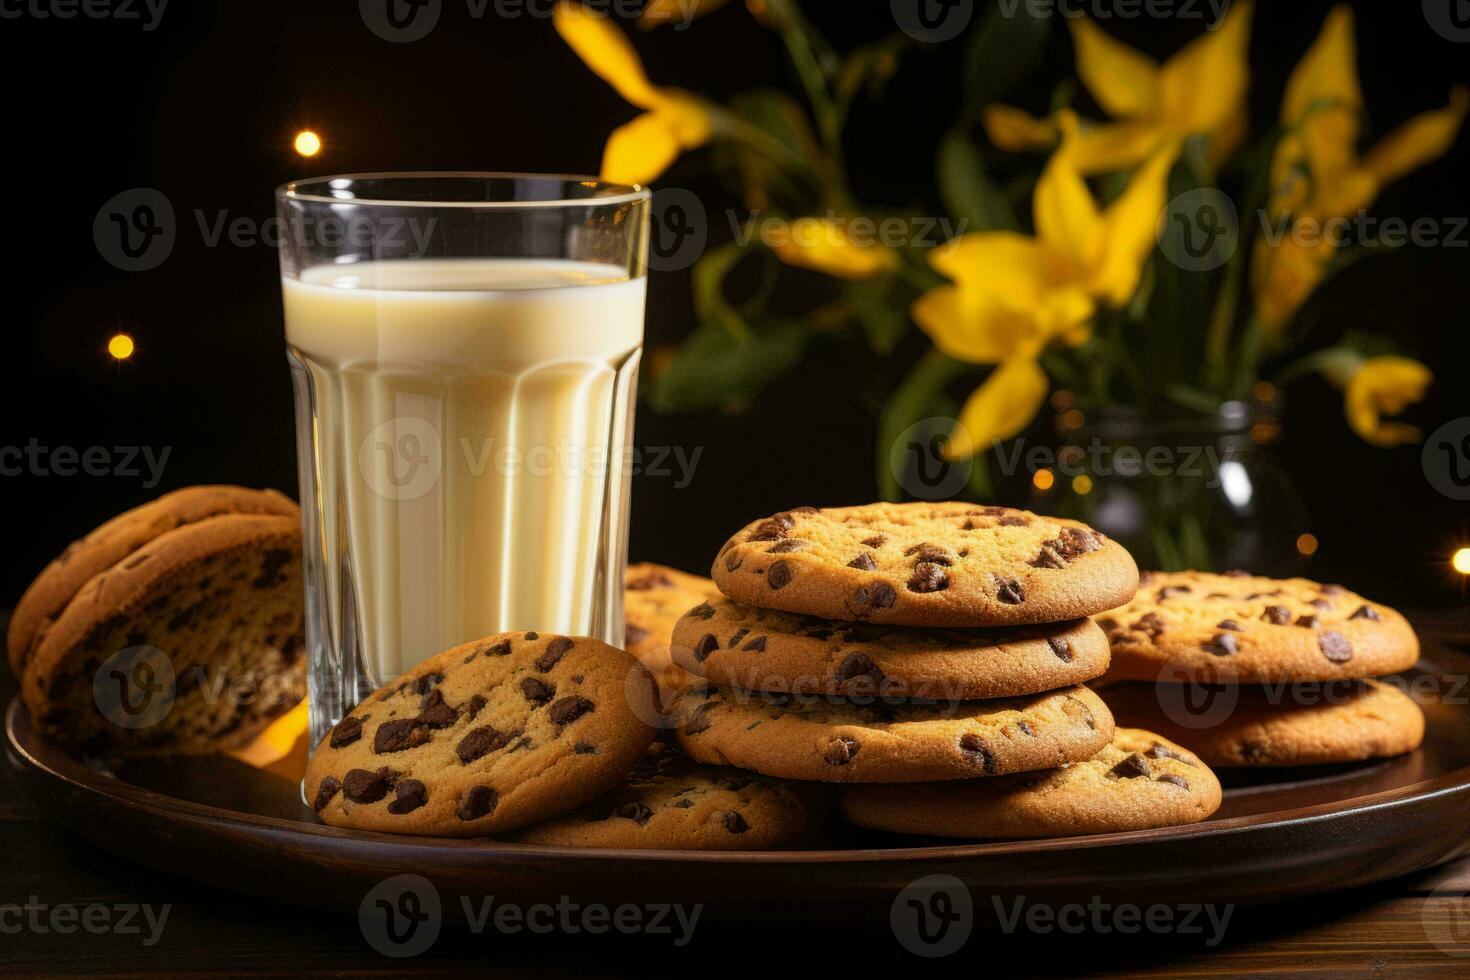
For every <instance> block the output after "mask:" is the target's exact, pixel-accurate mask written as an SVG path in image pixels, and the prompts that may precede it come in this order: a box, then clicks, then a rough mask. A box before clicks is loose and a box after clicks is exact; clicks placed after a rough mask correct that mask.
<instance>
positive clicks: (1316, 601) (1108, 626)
mask: <svg viewBox="0 0 1470 980" xmlns="http://www.w3.org/2000/svg"><path fill="white" fill-rule="evenodd" d="M1097 619H1098V623H1099V624H1100V625H1101V626H1102V627H1103V629H1104V630H1106V631H1107V633H1108V638H1109V640H1110V641H1111V642H1112V646H1113V664H1112V667H1111V669H1110V670H1109V671H1108V675H1107V676H1108V679H1109V680H1136V681H1163V682H1183V681H1199V682H1204V683H1209V682H1220V683H1240V684H1262V683H1276V682H1281V681H1288V682H1289V681H1323V680H1334V679H1338V678H1349V677H1374V676H1379V675H1382V674H1392V673H1395V672H1396V671H1400V670H1406V669H1407V668H1409V667H1412V666H1413V665H1414V663H1415V662H1416V661H1417V660H1418V659H1419V640H1418V638H1417V637H1416V636H1415V635H1414V630H1413V629H1412V628H1411V627H1410V626H1409V623H1408V621H1407V620H1405V619H1404V617H1403V616H1401V615H1399V614H1398V613H1397V612H1395V611H1394V610H1392V609H1390V608H1389V607H1387V606H1384V605H1380V604H1379V603H1376V602H1370V601H1368V600H1367V599H1364V598H1363V597H1362V596H1360V595H1356V594H1354V593H1352V592H1349V591H1348V590H1347V589H1344V588H1343V587H1342V586H1340V585H1319V584H1318V583H1316V582H1310V581H1308V580H1307V579H1303V578H1293V579H1271V578H1262V577H1259V576H1253V575H1247V574H1246V573H1244V572H1232V573H1227V574H1224V575H1216V574H1211V573H1208V572H1151V573H1149V574H1148V575H1146V576H1144V581H1143V584H1142V586H1141V588H1140V589H1139V592H1138V596H1137V598H1135V599H1134V600H1133V601H1132V602H1130V603H1128V605H1126V606H1124V607H1122V608H1121V609H1115V610H1113V611H1111V612H1109V613H1107V614H1106V615H1103V616H1099V617H1098V618H1097Z"/></svg>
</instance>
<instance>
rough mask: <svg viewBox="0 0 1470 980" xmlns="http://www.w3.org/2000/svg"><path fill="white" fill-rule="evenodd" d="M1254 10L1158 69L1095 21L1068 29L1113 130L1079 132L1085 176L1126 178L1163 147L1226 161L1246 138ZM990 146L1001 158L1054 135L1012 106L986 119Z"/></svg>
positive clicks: (1243, 8) (1095, 126)
mask: <svg viewBox="0 0 1470 980" xmlns="http://www.w3.org/2000/svg"><path fill="white" fill-rule="evenodd" d="M1251 12H1252V4H1251V2H1250V0H1236V2H1235V3H1233V4H1231V5H1230V10H1229V12H1228V13H1226V15H1225V18H1224V19H1223V20H1222V21H1221V22H1220V24H1219V25H1218V26H1217V27H1215V28H1214V29H1213V30H1210V31H1208V32H1206V33H1205V34H1204V35H1203V36H1201V37H1199V38H1196V39H1195V40H1193V41H1191V42H1190V43H1189V44H1187V45H1185V46H1184V48H1183V49H1181V50H1180V51H1179V53H1178V54H1176V55H1174V57H1172V58H1170V59H1169V60H1168V61H1166V62H1164V64H1163V65H1160V64H1158V63H1157V62H1156V61H1154V60H1153V59H1152V58H1150V57H1148V56H1147V55H1145V54H1143V53H1141V52H1139V51H1135V50H1134V49H1132V48H1130V47H1128V46H1127V45H1125V44H1121V43H1119V42H1118V41H1116V40H1114V39H1113V38H1112V37H1111V36H1110V35H1108V34H1107V33H1105V32H1104V31H1103V30H1102V29H1101V28H1099V27H1098V26H1097V25H1096V24H1094V23H1093V22H1092V21H1090V20H1087V19H1085V18H1078V19H1075V20H1072V21H1070V22H1069V23H1070V26H1071V28H1072V40H1073V42H1074V45H1075V47H1076V51H1077V74H1078V75H1080V76H1081V78H1082V83H1083V84H1084V85H1086V86H1087V90H1088V91H1089V92H1090V93H1092V97H1093V98H1094V99H1096V100H1097V103H1098V105H1100V106H1102V108H1103V109H1104V110H1105V111H1106V112H1107V113H1108V114H1109V115H1110V116H1112V117H1113V118H1114V119H1115V120H1117V121H1116V122H1111V123H1090V124H1084V125H1083V127H1082V129H1081V133H1080V139H1079V141H1078V145H1077V155H1076V164H1077V167H1078V168H1079V169H1080V170H1081V171H1082V173H1084V174H1094V173H1103V172H1106V171H1112V170H1131V169H1132V168H1133V167H1134V166H1136V165H1137V164H1138V163H1139V162H1140V161H1142V160H1143V159H1145V158H1146V157H1147V156H1148V155H1149V154H1150V153H1151V152H1152V151H1153V149H1154V147H1156V146H1157V145H1158V143H1159V141H1160V139H1164V138H1167V139H1172V140H1182V139H1185V138H1187V137H1190V136H1194V135H1196V134H1200V133H1203V134H1206V135H1208V137H1209V157H1210V160H1211V162H1212V163H1218V162H1219V161H1221V160H1223V159H1225V157H1227V156H1228V155H1229V154H1230V152H1231V151H1233V150H1234V149H1235V148H1236V146H1238V145H1239V144H1240V141H1241V140H1242V139H1243V138H1244V136H1245V122H1246V109H1245V92H1246V86H1247V83H1248V80H1249V75H1250V72H1249V66H1248V65H1247V63H1246V48H1247V46H1248V44H1249V41H1250V23H1251ZM984 122H985V128H986V132H987V134H988V135H989V137H990V140H991V142H993V143H994V144H995V145H996V146H998V147H1000V148H1002V149H1006V150H1022V149H1038V148H1042V147H1046V146H1050V145H1051V144H1052V143H1053V142H1054V141H1055V139H1056V132H1055V130H1054V129H1053V128H1052V127H1049V126H1048V124H1047V121H1046V120H1038V119H1035V118H1033V117H1031V116H1029V115H1027V114H1026V113H1025V112H1024V111H1022V110H1020V109H1016V108H1014V107H1012V106H1000V105H998V106H992V107H990V108H989V109H987V110H986V111H985V113H984Z"/></svg>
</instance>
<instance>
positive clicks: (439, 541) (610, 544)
mask: <svg viewBox="0 0 1470 980" xmlns="http://www.w3.org/2000/svg"><path fill="white" fill-rule="evenodd" d="M276 202H277V214H278V218H279V220H280V224H281V287H282V292H283V294H284V303H285V314H286V345H287V349H288V357H289V360H290V363H291V374H292V379H293V382H294V385H295V397H296V422H297V428H296V432H297V435H296V444H297V453H298V457H299V466H300V480H301V504H302V506H301V511H302V522H303V531H304V533H305V539H306V540H305V544H306V548H305V561H306V612H307V616H306V632H307V644H308V647H309V650H310V673H309V696H310V700H311V732H312V744H313V745H315V744H316V743H317V742H318V741H320V740H321V738H322V736H323V735H325V734H326V732H327V730H328V729H329V728H330V727H331V726H332V725H334V724H336V723H337V722H338V721H339V720H341V718H342V716H343V715H344V714H345V713H346V712H347V711H348V710H349V709H350V708H351V707H352V706H353V705H354V704H356V703H357V702H358V701H359V700H361V699H362V698H363V697H365V696H366V695H367V694H368V693H369V692H370V691H372V690H373V689H374V688H376V687H379V686H381V685H383V684H385V683H387V682H388V681H389V680H391V679H392V678H393V677H395V676H397V675H398V674H400V673H402V672H403V671H405V670H408V669H409V668H411V667H413V666H415V665H416V664H418V663H420V662H422V661H423V660H424V659H426V658H427V657H429V656H431V655H433V654H435V653H438V652H440V651H442V650H446V649H448V648H450V647H452V646H454V645H456V644H458V643H463V642H466V641H468V640H473V639H477V638H479V637H482V636H486V635H488V634H491V633H495V632H498V631H501V630H511V629H534V630H545V631H548V632H556V633H566V634H573V635H582V636H594V637H597V638H599V639H602V640H604V641H607V642H610V643H613V644H614V645H618V646H621V644H622V634H623V603H622V594H623V590H622V581H623V570H624V568H625V566H626V563H627V536H628V483H629V473H630V469H629V467H628V465H627V456H628V453H629V443H630V440H631V436H632V422H633V402H634V390H635V387H636V382H637V374H638V362H639V358H640V355H641V352H642V344H643V306H644V293H645V286H646V278H645V277H646V264H647V263H646V259H647V247H648V246H647V242H648V202H649V195H648V192H647V191H646V190H643V189H642V188H638V187H628V186H620V185H611V184H605V183H602V182H599V181H596V180H592V179H589V178H581V177H562V176H533V175H520V174H478V173H475V174H471V173H445V174H427V173H425V174H419V173H408V174H355V175H349V176H341V177H323V178H320V179H315V180H304V181H298V182H295V183H291V184H287V185H285V186H284V187H282V188H280V190H279V191H277V194H276Z"/></svg>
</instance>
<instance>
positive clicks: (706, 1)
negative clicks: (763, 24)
mask: <svg viewBox="0 0 1470 980" xmlns="http://www.w3.org/2000/svg"><path fill="white" fill-rule="evenodd" d="M729 2H730V0H648V3H647V4H646V5H645V6H644V8H643V12H642V13H640V14H639V15H638V26H639V28H641V29H642V30H645V31H650V30H653V29H654V28H655V27H662V26H663V25H665V24H675V25H680V24H687V23H689V21H691V20H693V19H694V18H696V17H703V16H704V15H705V14H711V13H714V12H715V11H716V10H719V9H720V8H721V7H723V6H724V5H725V4H727V3H729ZM674 29H675V30H678V29H679V28H678V27H677V26H676V27H675V28H674Z"/></svg>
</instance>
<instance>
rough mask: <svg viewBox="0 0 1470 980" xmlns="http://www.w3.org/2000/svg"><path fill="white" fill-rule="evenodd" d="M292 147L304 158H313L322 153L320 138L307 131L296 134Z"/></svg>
mask: <svg viewBox="0 0 1470 980" xmlns="http://www.w3.org/2000/svg"><path fill="white" fill-rule="evenodd" d="M292 145H293V146H294V147H295V148H296V152H297V153H299V154H301V155H302V156H304V157H314V156H316V155H317V154H318V153H320V152H322V138H321V137H320V136H318V135H317V134H316V133H314V132H312V131H311V130H309V129H303V130H302V131H301V132H299V133H297V134H296V142H295V143H294V144H292Z"/></svg>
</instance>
